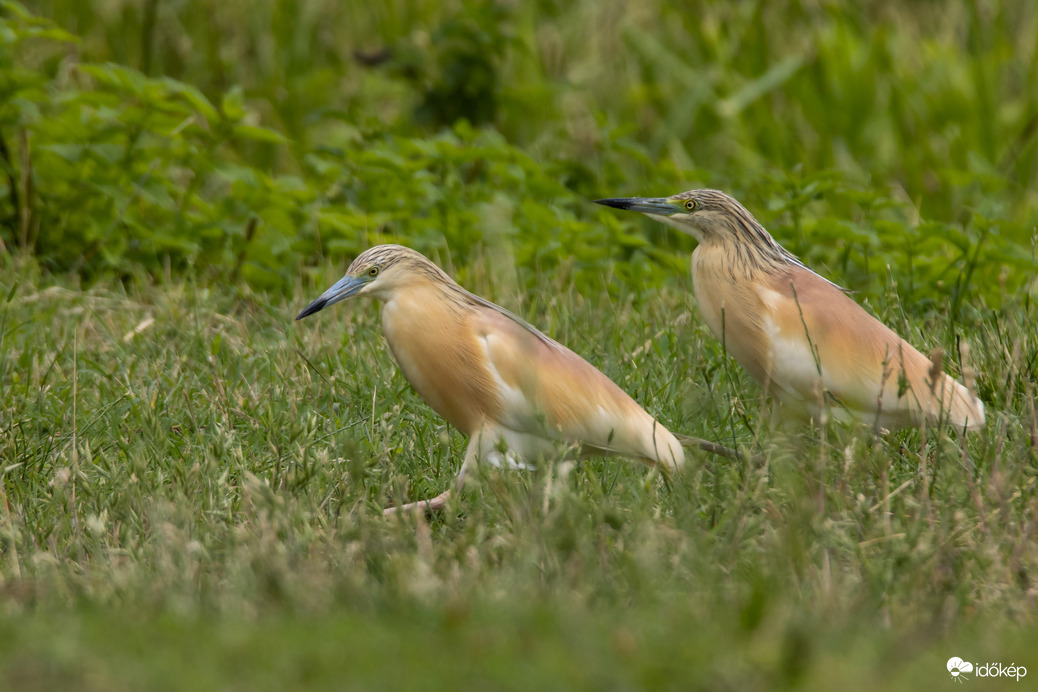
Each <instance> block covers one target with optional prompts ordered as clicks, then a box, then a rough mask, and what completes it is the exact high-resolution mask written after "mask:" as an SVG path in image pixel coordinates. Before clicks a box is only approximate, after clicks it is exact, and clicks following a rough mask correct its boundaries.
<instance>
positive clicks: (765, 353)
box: [692, 245, 772, 383]
mask: <svg viewBox="0 0 1038 692" xmlns="http://www.w3.org/2000/svg"><path fill="white" fill-rule="evenodd" d="M692 289H693V290H694V291H695V295H696V302H698V303H699V311H700V313H701V314H702V316H703V321H704V322H706V325H707V327H709V328H710V331H711V332H713V334H714V336H715V337H716V338H717V339H718V341H720V342H721V343H722V345H723V346H724V348H725V350H726V351H727V352H728V353H730V354H731V355H732V357H734V358H735V360H736V361H738V363H739V364H740V365H742V366H743V367H744V368H746V370H748V371H749V373H750V374H751V375H752V376H753V377H754V378H755V379H756V380H757V381H758V382H761V383H766V382H767V381H768V373H769V371H770V368H771V351H772V344H771V331H772V330H771V329H769V325H768V324H767V319H768V317H769V307H768V306H767V305H765V304H764V302H763V301H762V299H761V295H760V293H759V292H758V290H757V286H756V284H755V283H754V281H753V279H752V277H749V278H747V277H743V276H741V275H739V274H737V272H736V271H735V267H734V265H733V259H732V258H731V257H729V256H728V253H727V252H726V250H725V249H724V248H723V247H709V246H707V245H700V246H699V247H697V248H696V250H695V252H693V253H692Z"/></svg>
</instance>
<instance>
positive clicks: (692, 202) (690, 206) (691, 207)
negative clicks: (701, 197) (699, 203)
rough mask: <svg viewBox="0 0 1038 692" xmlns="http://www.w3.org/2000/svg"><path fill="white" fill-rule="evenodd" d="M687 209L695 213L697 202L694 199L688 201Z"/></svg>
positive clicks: (686, 203)
mask: <svg viewBox="0 0 1038 692" xmlns="http://www.w3.org/2000/svg"><path fill="white" fill-rule="evenodd" d="M685 209H687V210H688V211H695V210H696V201H695V200H694V199H690V200H688V201H686V202H685Z"/></svg>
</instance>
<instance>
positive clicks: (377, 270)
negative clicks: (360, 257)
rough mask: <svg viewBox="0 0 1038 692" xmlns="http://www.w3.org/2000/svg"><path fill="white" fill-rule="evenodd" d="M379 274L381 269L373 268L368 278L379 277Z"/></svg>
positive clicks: (369, 271)
mask: <svg viewBox="0 0 1038 692" xmlns="http://www.w3.org/2000/svg"><path fill="white" fill-rule="evenodd" d="M378 272H379V268H378V267H372V268H371V269H369V270H368V276H371V277H375V276H378Z"/></svg>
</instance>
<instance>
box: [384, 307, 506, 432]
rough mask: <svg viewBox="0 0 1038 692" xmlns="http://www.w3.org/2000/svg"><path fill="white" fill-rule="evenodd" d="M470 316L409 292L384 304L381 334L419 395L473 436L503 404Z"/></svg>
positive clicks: (456, 308)
mask: <svg viewBox="0 0 1038 692" xmlns="http://www.w3.org/2000/svg"><path fill="white" fill-rule="evenodd" d="M466 317H467V314H466V311H465V309H464V308H463V307H460V306H454V305H451V304H444V302H443V301H442V300H435V299H433V298H432V297H430V296H422V295H421V294H418V295H408V294H406V293H405V294H403V295H396V296H394V297H393V298H392V299H390V300H388V301H386V303H385V305H384V307H383V309H382V333H383V335H384V336H385V338H386V342H387V343H388V344H389V348H390V350H391V351H392V353H393V357H394V358H395V359H396V361H397V364H398V365H399V366H400V370H401V371H402V372H403V373H404V377H406V378H407V381H408V382H410V383H411V386H412V387H414V389H415V391H417V392H418V394H419V395H420V396H421V397H422V398H423V399H424V400H425V402H426V403H427V404H429V406H430V407H431V408H432V409H433V410H434V411H436V412H437V413H438V414H440V415H441V416H443V418H445V419H446V420H447V421H448V422H449V423H451V424H452V425H454V426H455V427H456V428H458V429H459V430H461V431H462V432H463V433H465V434H466V435H471V434H472V433H473V432H474V431H475V430H477V429H478V428H479V426H480V425H481V423H482V421H483V420H485V419H486V418H487V417H492V416H493V415H494V414H495V412H496V410H497V409H498V408H499V407H500V402H499V401H498V397H497V394H496V392H495V391H494V387H493V383H492V378H491V376H490V374H489V372H488V370H487V367H486V363H485V357H483V356H482V354H481V353H480V349H479V347H478V342H477V337H476V336H475V335H474V334H473V333H472V330H471V328H470V327H469V324H468V322H469V321H468V320H467V319H466Z"/></svg>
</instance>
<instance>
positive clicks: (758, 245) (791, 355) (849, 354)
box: [597, 190, 984, 430]
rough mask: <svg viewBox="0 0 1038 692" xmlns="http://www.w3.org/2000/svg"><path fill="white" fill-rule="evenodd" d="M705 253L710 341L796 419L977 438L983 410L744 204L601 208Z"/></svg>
mask: <svg viewBox="0 0 1038 692" xmlns="http://www.w3.org/2000/svg"><path fill="white" fill-rule="evenodd" d="M597 203H598V204H602V205H605V206H608V207H616V208H618V209H629V210H631V211H640V212H642V213H644V214H647V215H649V216H650V217H652V218H654V219H656V220H658V221H662V222H663V223H665V224H667V225H669V226H673V227H674V228H676V229H678V230H679V231H681V232H682V233H687V234H688V235H691V236H692V237H693V238H695V239H696V240H697V241H699V245H698V246H697V247H696V249H695V251H694V252H693V253H692V287H693V290H694V291H695V295H696V300H697V301H698V302H699V307H700V311H701V312H702V315H703V319H704V320H705V321H706V324H707V326H708V327H709V328H710V331H711V332H713V334H714V336H715V337H717V338H718V339H719V340H720V341H721V343H722V344H723V346H724V348H725V349H726V350H727V351H728V352H729V353H731V354H732V356H733V357H734V358H735V360H736V361H738V363H739V364H740V365H742V367H744V368H746V370H747V371H749V373H750V374H751V375H752V376H753V377H754V378H755V379H756V380H757V381H758V382H760V383H761V384H762V385H763V386H764V388H765V390H767V391H768V392H769V393H770V394H771V395H772V397H773V400H774V401H775V402H777V403H778V404H780V406H779V407H777V409H780V410H776V411H775V413H777V414H779V415H780V416H782V417H785V418H787V419H794V420H795V419H800V420H807V419H810V420H814V421H816V422H818V423H824V421H825V420H826V417H827V416H828V415H829V414H830V413H831V414H832V415H833V416H834V417H835V418H837V419H843V420H859V421H863V422H865V423H867V424H870V425H874V426H877V427H879V428H888V429H889V428H903V427H917V426H922V425H928V426H932V425H936V424H938V423H939V422H942V421H943V422H945V423H947V424H949V425H951V426H953V427H955V428H958V429H964V430H975V429H978V428H981V427H983V426H984V404H983V403H982V402H981V401H980V399H978V398H977V397H976V396H974V395H973V394H972V393H971V392H970V390H969V389H967V388H966V387H964V386H963V385H962V384H960V383H959V382H956V381H955V380H954V379H952V378H951V377H949V376H948V375H947V374H945V373H944V371H943V370H942V368H941V358H940V357H935V358H934V359H933V360H932V361H931V360H930V359H928V358H927V357H926V356H924V355H923V354H922V353H920V352H919V351H917V350H916V349H915V348H913V347H912V345H911V344H909V343H908V342H906V341H905V340H904V339H902V338H901V337H899V336H898V335H897V334H895V333H894V332H893V331H892V330H890V329H889V328H888V327H887V326H886V325H884V324H883V323H882V322H880V321H879V320H877V319H876V318H875V317H873V316H872V315H870V314H869V313H867V312H865V310H864V309H863V308H862V307H861V306H860V305H858V304H857V303H855V302H854V301H853V300H851V299H850V298H849V297H848V296H847V294H846V291H845V290H844V289H843V288H840V287H839V286H837V285H836V284H834V283H832V282H831V281H828V280H827V279H824V278H822V277H821V276H819V275H818V274H816V273H814V272H813V271H811V270H810V269H808V268H807V267H806V266H805V265H804V264H803V263H802V262H801V261H800V260H799V259H797V258H796V257H795V256H793V255H792V254H790V253H789V252H788V251H787V250H786V249H785V248H783V247H782V246H781V245H779V244H778V242H776V241H775V239H774V238H772V237H771V234H769V233H768V232H767V231H766V230H765V229H764V227H763V226H761V224H760V223H758V222H757V219H755V218H754V217H753V215H752V214H750V212H748V211H747V210H746V209H745V207H743V206H742V205H741V204H739V202H737V201H736V200H735V199H733V198H732V197H730V196H728V195H726V194H725V193H723V192H719V191H717V190H690V191H689V192H682V193H680V194H677V195H674V196H672V197H666V198H647V197H632V198H625V199H600V200H597Z"/></svg>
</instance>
